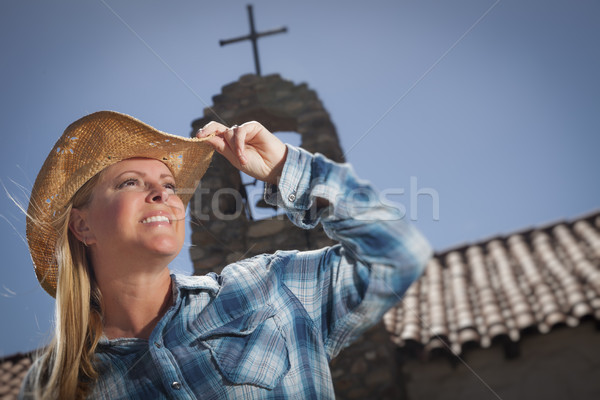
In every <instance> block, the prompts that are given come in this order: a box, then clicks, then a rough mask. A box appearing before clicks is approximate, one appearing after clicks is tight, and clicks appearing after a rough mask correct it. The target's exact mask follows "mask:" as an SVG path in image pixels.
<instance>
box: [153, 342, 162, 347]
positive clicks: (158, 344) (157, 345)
mask: <svg viewBox="0 0 600 400" xmlns="http://www.w3.org/2000/svg"><path fill="white" fill-rule="evenodd" d="M154 345H155V346H156V348H157V349H160V348H161V347H162V344H160V343H158V342H154Z"/></svg>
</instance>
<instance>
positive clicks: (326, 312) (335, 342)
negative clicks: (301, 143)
mask: <svg viewBox="0 0 600 400" xmlns="http://www.w3.org/2000/svg"><path fill="white" fill-rule="evenodd" d="M317 198H323V199H325V200H327V201H328V202H329V207H325V208H322V209H317V207H316V199H317ZM265 200H266V201H267V203H269V204H272V205H277V206H278V207H280V208H283V209H284V210H285V212H286V214H287V216H288V217H289V219H290V220H291V221H292V222H293V223H294V224H295V225H297V226H299V227H301V228H304V229H309V228H312V227H314V226H316V225H317V224H318V223H319V222H320V223H321V224H322V225H323V228H324V230H325V232H326V234H327V235H328V236H329V237H330V238H332V239H334V240H336V241H338V242H339V243H340V244H339V245H335V246H332V247H328V248H325V249H322V250H317V251H308V252H299V253H294V256H293V257H289V261H288V262H287V264H286V265H285V267H284V268H283V269H284V270H283V271H281V275H282V277H283V280H284V283H285V284H286V286H287V287H288V288H289V289H290V290H291V291H292V292H293V293H294V294H295V295H296V296H297V297H298V299H300V301H301V302H302V303H303V305H304V306H305V308H306V310H307V312H308V313H309V315H310V316H311V318H312V319H313V321H314V322H315V323H316V324H317V326H319V327H320V329H321V333H322V335H323V341H324V345H325V347H326V350H327V352H328V355H329V357H330V358H332V357H334V356H335V355H337V354H338V353H339V351H340V350H341V349H343V348H344V347H345V346H348V345H349V344H350V343H352V342H353V341H354V340H355V339H356V338H358V337H359V336H360V335H361V334H362V333H364V332H365V331H366V330H367V329H368V328H369V327H371V326H373V325H375V324H376V323H377V322H378V321H379V320H380V319H381V317H382V316H383V314H384V313H385V312H386V311H387V310H388V309H390V308H391V307H392V306H394V305H395V304H396V303H397V302H398V301H400V300H401V299H402V296H403V295H404V293H405V292H406V290H407V288H408V287H409V286H410V284H411V283H412V282H414V281H415V280H416V279H417V278H418V277H419V276H420V275H421V273H422V272H423V269H424V267H425V265H426V263H427V260H428V259H429V258H430V257H431V252H432V251H431V247H430V246H429V243H428V242H427V240H425V238H424V237H423V236H422V235H421V234H420V233H419V232H418V231H417V230H416V229H415V228H414V227H413V226H412V225H411V224H409V223H408V222H407V221H405V220H404V219H403V217H404V215H403V214H402V213H401V212H400V210H398V209H397V208H394V207H392V206H390V205H389V203H387V202H386V201H384V200H385V199H383V198H381V197H380V196H379V194H378V193H377V191H376V190H375V189H374V188H373V187H372V186H371V185H370V184H369V183H368V182H366V181H363V180H359V179H358V178H357V177H356V175H355V174H354V171H353V170H352V168H351V167H350V165H348V164H339V163H335V162H333V161H331V160H329V159H327V158H326V157H325V156H323V155H321V154H318V153H316V154H314V155H313V154H311V153H309V152H307V151H305V150H303V149H300V148H296V147H293V146H290V145H288V155H287V159H286V162H285V165H284V168H283V173H282V177H281V179H280V181H279V183H278V184H277V185H266V187H265Z"/></svg>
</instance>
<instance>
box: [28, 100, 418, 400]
mask: <svg viewBox="0 0 600 400" xmlns="http://www.w3.org/2000/svg"><path fill="white" fill-rule="evenodd" d="M197 136H198V138H196V139H185V138H179V137H176V136H172V135H168V134H165V133H162V132H160V131H157V130H155V129H154V128H152V127H150V126H148V125H146V124H144V123H142V122H140V121H138V120H136V119H134V118H132V117H129V116H126V115H123V114H119V113H115V112H106V111H105V112H98V113H94V114H91V115H88V116H86V117H84V118H82V119H80V120H78V121H76V122H75V123H73V124H72V125H70V126H69V127H68V128H67V130H66V131H65V133H64V134H63V136H62V137H61V139H59V141H58V142H57V144H56V146H55V148H54V149H53V150H52V151H51V152H50V155H49V156H48V158H47V160H46V162H45V163H44V166H43V167H42V169H41V171H40V174H39V175H38V178H37V180H36V182H35V185H34V188H33V190H32V196H31V201H30V206H29V210H28V225H27V238H28V242H29V245H30V250H31V253H32V259H33V261H34V264H35V268H36V274H37V277H38V279H39V280H40V282H41V284H42V286H43V287H44V289H46V290H47V291H48V292H49V293H50V294H51V295H53V296H54V295H56V333H55V338H54V340H53V342H52V344H51V345H50V346H49V347H48V348H47V349H46V351H45V353H44V355H43V356H41V357H40V358H39V359H38V361H37V362H36V363H35V364H34V366H33V367H32V369H31V370H30V372H29V374H28V376H27V378H26V380H25V382H24V385H23V389H22V393H21V394H22V397H24V398H61V399H63V398H84V397H89V398H98V399H103V398H106V399H108V398H110V399H114V398H128V399H150V398H152V399H159V398H203V399H204V398H206V399H240V398H253V399H254V398H257V399H263V398H264V399H272V398H302V399H316V398H334V393H333V385H332V381H331V375H330V372H329V367H328V362H329V361H330V360H331V359H332V358H333V357H334V356H335V355H337V353H338V352H339V351H340V350H341V349H342V348H343V347H345V346H347V345H349V344H350V343H351V342H352V341H353V340H354V339H356V338H357V337H358V336H359V335H360V334H362V333H363V332H364V331H365V330H366V329H368V328H369V327H370V326H372V325H374V324H375V323H377V321H378V320H379V319H380V318H381V316H382V315H383V314H384V313H385V311H386V310H388V309H389V308H390V307H392V306H393V305H394V304H395V303H397V302H398V301H399V300H400V298H401V296H402V295H403V293H404V292H405V291H406V289H407V287H408V286H409V285H410V284H411V283H412V282H413V281H414V280H415V279H416V278H418V276H419V275H420V273H421V272H422V270H423V267H424V265H425V263H426V261H427V259H428V258H429V256H430V248H429V246H428V244H427V242H426V241H425V240H424V239H423V238H422V237H421V235H420V234H419V233H418V232H417V231H416V230H415V229H414V228H412V227H410V226H409V225H408V224H406V223H405V222H404V221H402V220H401V216H400V215H398V214H397V212H396V210H395V209H392V208H389V207H384V206H383V205H382V204H381V202H378V201H377V195H376V193H375V192H374V190H373V189H372V188H371V186H370V185H369V184H367V183H366V182H363V181H359V180H357V178H356V177H355V176H354V174H353V172H352V170H351V169H350V168H349V166H347V165H343V164H336V163H333V162H332V161H330V160H327V159H326V158H325V157H323V156H321V155H318V154H316V155H312V154H310V153H308V152H306V151H304V150H302V149H299V148H295V147H293V146H289V145H284V144H283V143H282V142H281V141H280V140H279V139H277V137H275V136H274V135H272V134H271V133H270V132H268V131H267V130H266V129H265V128H264V127H263V126H262V125H260V124H259V123H257V122H249V123H246V124H244V125H241V126H239V127H237V126H234V127H231V128H227V127H226V126H224V125H222V124H218V123H214V122H213V123H210V124H208V125H207V126H205V127H204V128H203V129H201V130H200V131H199V132H198V135H197ZM213 148H214V149H216V151H218V152H219V153H220V154H222V155H223V156H225V157H226V158H227V159H228V160H229V161H230V162H231V163H232V164H233V165H234V166H236V167H237V168H238V169H239V170H240V171H243V172H245V173H246V174H248V175H250V176H252V177H254V178H257V179H260V180H262V181H264V182H266V190H265V200H266V201H267V202H268V203H270V204H273V205H278V206H279V207H282V208H283V209H284V210H285V211H286V213H287V215H288V216H289V218H290V219H291V220H292V222H294V223H295V224H296V225H298V226H300V227H302V228H311V227H314V226H315V225H316V224H317V223H319V222H320V223H322V224H323V227H324V229H325V231H326V233H327V234H328V235H329V236H330V237H331V238H333V239H335V240H337V241H339V242H340V244H339V245H336V246H333V247H328V248H324V249H321V250H315V251H309V252H297V251H279V252H276V253H275V254H271V255H260V256H256V257H253V258H251V259H247V260H243V261H240V262H237V263H234V264H231V265H229V266H227V267H225V268H224V269H223V271H222V273H221V274H220V275H217V274H213V273H211V274H208V275H206V276H178V275H171V274H170V273H169V270H168V264H169V263H170V262H171V261H172V260H173V259H174V258H175V257H176V255H177V254H178V253H179V251H180V250H181V247H182V245H183V240H184V235H185V232H184V230H185V221H184V216H185V207H186V205H187V203H188V201H189V199H190V196H191V193H193V189H194V188H195V187H196V185H197V184H198V181H199V179H200V177H201V176H202V174H203V173H204V172H205V170H206V168H207V167H208V164H209V162H210V157H211V154H212V152H211V150H212V149H213ZM182 189H184V190H182Z"/></svg>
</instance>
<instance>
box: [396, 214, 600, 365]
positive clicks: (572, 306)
mask: <svg viewBox="0 0 600 400" xmlns="http://www.w3.org/2000/svg"><path fill="white" fill-rule="evenodd" d="M584 318H595V319H596V320H600V212H596V213H594V214H591V215H588V216H584V217H581V218H579V219H577V220H575V221H572V222H559V223H555V224H552V225H548V226H545V227H541V228H533V229H529V230H526V231H520V232H517V233H514V234H511V235H508V236H504V237H495V238H492V239H490V240H486V241H482V242H479V243H474V244H470V245H465V246H462V247H460V248H455V249H451V250H448V251H445V252H442V253H438V254H436V256H435V257H434V258H433V259H432V260H431V261H430V262H429V264H428V266H427V269H426V271H425V274H424V275H423V276H422V277H421V279H419V281H417V282H416V283H415V284H414V285H413V286H411V287H410V289H409V290H408V292H407V293H406V295H405V297H404V299H403V301H402V302H400V303H399V304H398V305H397V306H396V307H395V308H393V309H392V310H390V311H389V312H388V313H387V314H386V315H385V318H384V321H385V324H386V328H387V330H388V331H389V332H390V333H391V337H392V340H393V341H394V342H395V343H396V344H397V345H398V346H399V347H401V348H406V349H412V350H414V349H417V350H418V351H419V352H420V353H421V354H425V355H427V354H428V353H436V352H440V351H441V352H446V353H448V352H449V351H451V352H452V353H454V354H456V355H458V354H460V353H462V352H463V351H464V350H465V348H467V347H470V346H473V345H475V346H479V347H488V346H490V345H491V343H492V342H494V341H498V340H501V341H504V342H506V341H508V342H517V341H518V340H519V339H520V337H521V335H522V334H523V333H524V332H529V331H532V330H533V331H537V332H540V333H547V332H549V331H551V330H552V328H553V327H555V326H559V325H566V326H576V325H578V324H579V322H580V321H581V320H582V319H584Z"/></svg>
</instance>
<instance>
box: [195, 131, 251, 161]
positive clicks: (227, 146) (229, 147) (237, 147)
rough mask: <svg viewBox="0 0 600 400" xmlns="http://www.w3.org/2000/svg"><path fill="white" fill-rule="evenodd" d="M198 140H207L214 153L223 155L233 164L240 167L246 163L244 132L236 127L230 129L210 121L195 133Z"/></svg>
mask: <svg viewBox="0 0 600 400" xmlns="http://www.w3.org/2000/svg"><path fill="white" fill-rule="evenodd" d="M196 137H198V138H207V140H208V142H209V143H210V144H212V145H213V147H214V148H215V150H216V151H218V152H219V153H221V154H223V155H224V156H225V157H226V158H227V159H229V160H230V161H231V162H233V163H234V164H235V161H234V159H235V160H236V161H238V163H239V164H240V165H245V164H246V163H247V162H248V159H247V158H246V154H245V147H246V143H245V141H246V130H245V129H240V127H238V126H237V125H233V126H232V127H231V128H228V127H227V126H225V125H223V124H221V123H218V122H215V121H212V122H209V123H208V124H206V125H205V126H204V127H203V128H201V129H200V130H199V131H198V132H197V133H196Z"/></svg>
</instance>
